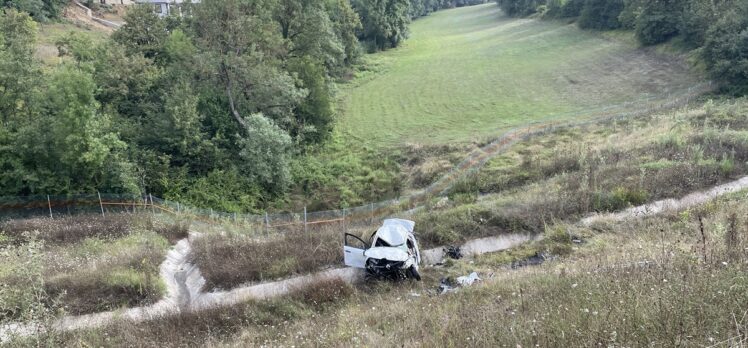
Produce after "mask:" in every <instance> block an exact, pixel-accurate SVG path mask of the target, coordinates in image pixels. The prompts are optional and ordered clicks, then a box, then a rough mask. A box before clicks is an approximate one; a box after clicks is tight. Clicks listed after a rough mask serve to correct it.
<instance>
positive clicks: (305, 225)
mask: <svg viewBox="0 0 748 348" xmlns="http://www.w3.org/2000/svg"><path fill="white" fill-rule="evenodd" d="M306 230H307V229H306V206H304V233H306Z"/></svg>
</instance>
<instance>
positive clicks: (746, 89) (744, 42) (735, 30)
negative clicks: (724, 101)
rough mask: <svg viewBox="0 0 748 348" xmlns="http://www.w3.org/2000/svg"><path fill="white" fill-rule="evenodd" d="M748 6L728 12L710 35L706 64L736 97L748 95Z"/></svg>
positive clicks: (705, 55)
mask: <svg viewBox="0 0 748 348" xmlns="http://www.w3.org/2000/svg"><path fill="white" fill-rule="evenodd" d="M747 35H748V3H746V2H740V3H739V5H738V6H735V7H733V8H731V9H730V10H728V11H726V13H724V15H723V16H721V18H719V19H718V20H717V22H716V23H714V25H712V26H711V27H710V29H709V31H708V32H707V35H706V40H705V45H704V51H703V56H704V61H705V63H706V66H707V69H708V70H709V73H710V74H711V75H712V77H714V78H715V79H718V80H721V81H724V82H726V84H725V85H724V88H725V89H726V90H728V91H730V92H733V93H735V94H744V93H748V63H746V62H748V39H747V38H746V36H747Z"/></svg>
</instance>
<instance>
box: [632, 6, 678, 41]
mask: <svg viewBox="0 0 748 348" xmlns="http://www.w3.org/2000/svg"><path fill="white" fill-rule="evenodd" d="M680 5H681V1H679V0H653V1H647V2H646V3H645V4H644V6H643V8H642V10H641V13H640V14H639V15H638V16H637V19H636V28H635V29H636V37H637V38H638V39H639V42H641V43H642V44H644V45H654V44H658V43H661V42H665V41H667V40H668V39H670V38H672V37H673V36H675V35H677V34H678V23H680V21H681V13H682V10H681V9H680V8H679V6H680Z"/></svg>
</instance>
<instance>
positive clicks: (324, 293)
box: [291, 278, 353, 309]
mask: <svg viewBox="0 0 748 348" xmlns="http://www.w3.org/2000/svg"><path fill="white" fill-rule="evenodd" d="M352 294H353V287H352V286H351V285H350V284H348V283H346V282H345V281H343V280H342V279H340V278H332V279H324V280H318V281H314V282H312V283H310V284H306V285H304V286H300V287H298V288H295V289H293V290H292V292H291V298H294V299H297V300H299V301H301V302H303V303H306V304H309V305H311V306H312V307H314V308H317V309H324V308H326V307H328V306H330V305H331V304H336V303H337V304H341V303H342V302H343V300H345V299H347V298H349V297H350V296H351V295H352Z"/></svg>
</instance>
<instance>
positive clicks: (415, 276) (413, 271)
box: [408, 266, 421, 281]
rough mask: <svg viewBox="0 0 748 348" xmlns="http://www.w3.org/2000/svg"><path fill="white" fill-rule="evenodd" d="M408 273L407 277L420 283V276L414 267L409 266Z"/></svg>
mask: <svg viewBox="0 0 748 348" xmlns="http://www.w3.org/2000/svg"><path fill="white" fill-rule="evenodd" d="M408 273H409V276H410V277H412V278H413V279H415V280H417V281H421V274H420V273H418V269H416V266H410V268H408Z"/></svg>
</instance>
